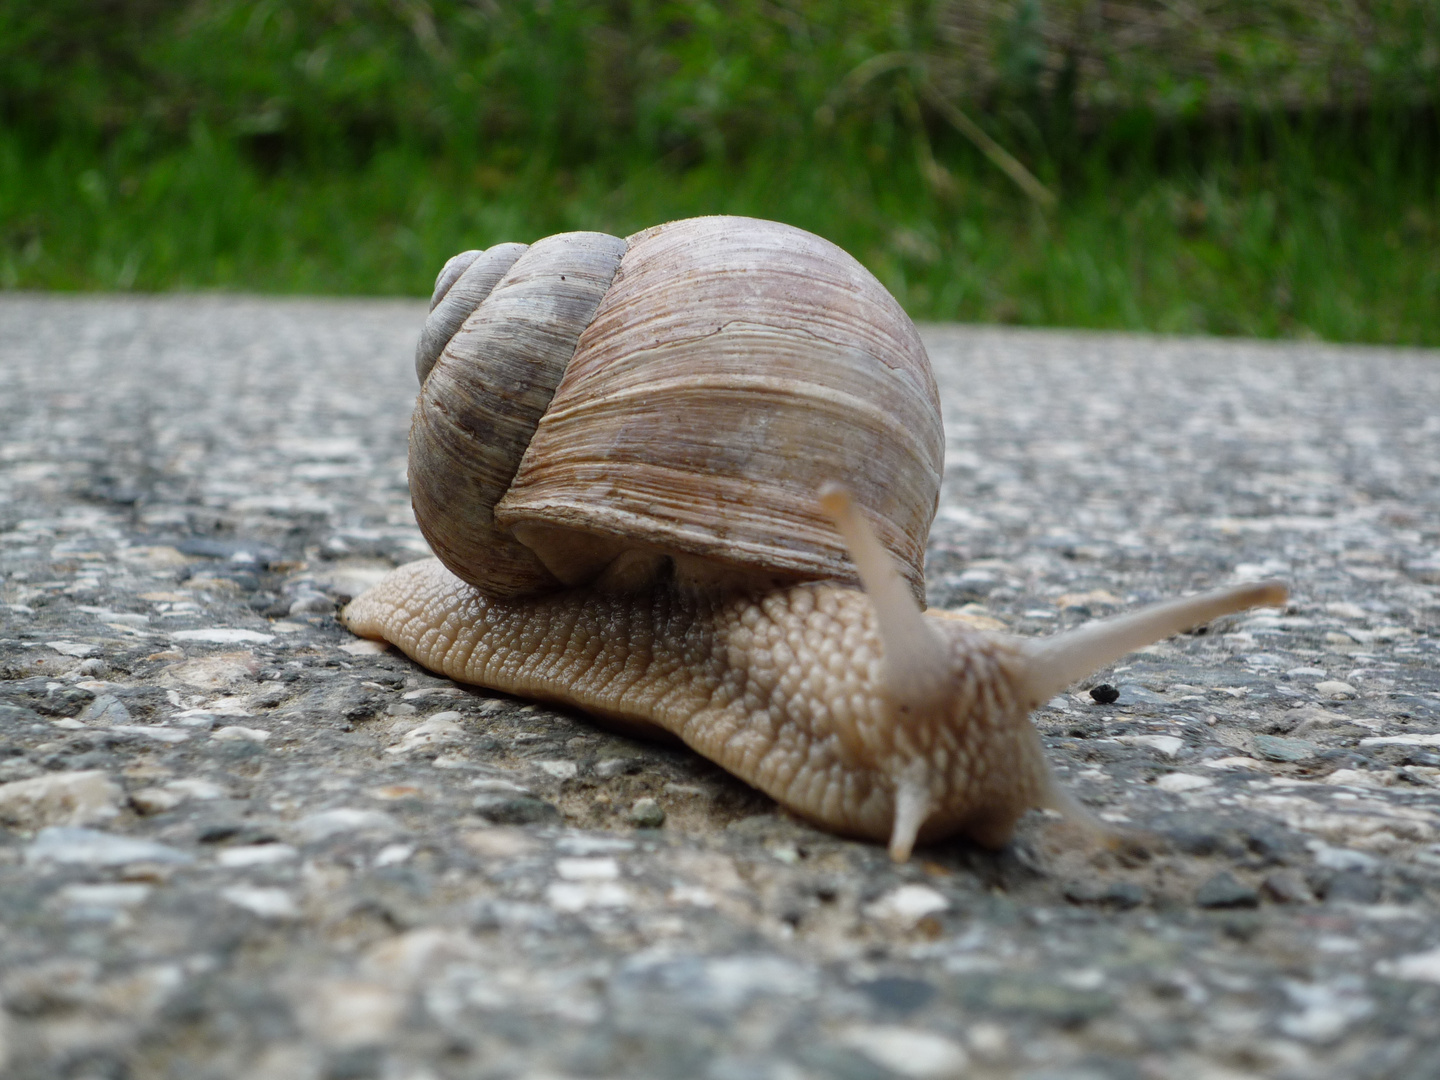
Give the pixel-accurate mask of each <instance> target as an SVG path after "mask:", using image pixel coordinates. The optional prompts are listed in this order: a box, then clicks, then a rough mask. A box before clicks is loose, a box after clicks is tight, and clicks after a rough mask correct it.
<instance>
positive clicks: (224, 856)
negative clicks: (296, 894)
mask: <svg viewBox="0 0 1440 1080" xmlns="http://www.w3.org/2000/svg"><path fill="white" fill-rule="evenodd" d="M298 854H299V852H297V851H296V850H295V849H294V848H293V847H291V846H290V845H289V844H241V845H239V846H238V847H228V848H222V849H221V850H220V851H219V852H217V853H216V855H215V862H216V863H217V864H218V865H220V866H223V867H226V868H227V869H231V870H234V869H240V868H244V867H250V866H274V865H275V864H276V863H282V862H289V861H290V860H291V859H293V858H295V857H296V856H297V855H298Z"/></svg>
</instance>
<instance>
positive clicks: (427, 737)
mask: <svg viewBox="0 0 1440 1080" xmlns="http://www.w3.org/2000/svg"><path fill="white" fill-rule="evenodd" d="M395 707H396V706H392V708H395ZM398 707H399V708H407V709H410V710H411V711H412V712H413V711H414V709H415V707H414V706H413V705H401V706H398ZM461 719H463V718H462V717H461V715H460V713H458V712H454V711H451V712H441V713H436V714H435V715H434V716H432V717H430V719H428V720H426V721H424V722H423V723H420V724H416V725H415V726H414V727H413V728H411V729H410V730H409V731H407V732H405V734H404V736H403V737H402V738H401V739H400V741H399V742H398V743H396V744H395V745H394V746H391V747H388V748H387V749H386V750H385V752H386V753H387V754H408V753H412V752H414V751H423V750H439V749H440V748H441V747H442V746H452V745H454V744H455V743H458V742H460V741H461V740H462V739H463V738H464V737H465V729H464V728H463V727H462V726H461V724H460V721H461Z"/></svg>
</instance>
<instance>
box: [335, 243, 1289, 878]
mask: <svg viewBox="0 0 1440 1080" xmlns="http://www.w3.org/2000/svg"><path fill="white" fill-rule="evenodd" d="M496 365H498V368H497V366H496ZM497 370H498V371H499V372H500V373H499V374H498V375H497V374H496V371H497ZM417 372H418V373H419V375H420V378H421V381H422V391H421V396H420V400H419V402H418V403H417V408H416V414H415V419H414V421H413V423H412V429H411V488H412V495H413V498H414V502H415V508H416V517H417V520H418V521H419V522H420V525H421V529H422V531H423V532H424V533H425V535H426V537H427V539H428V540H429V541H430V543H431V546H432V547H433V548H434V549H435V551H436V553H437V555H439V556H440V560H439V561H436V560H428V561H424V562H420V563H412V564H410V565H408V566H404V567H401V568H400V569H398V570H396V571H394V572H393V573H392V574H391V575H389V576H388V577H387V578H386V579H385V580H384V581H382V582H381V583H380V584H379V585H377V586H376V587H375V588H374V589H372V590H371V591H369V592H367V593H366V594H364V595H363V596H361V597H360V598H358V599H357V600H356V601H354V602H353V603H352V604H351V605H350V606H349V607H348V608H347V609H346V611H345V619H346V622H347V625H349V626H350V628H351V629H352V630H354V631H355V632H356V633H358V634H362V635H364V636H369V637H377V638H384V639H386V640H388V641H390V642H392V643H393V644H395V645H397V646H398V647H399V648H401V649H402V650H403V651H404V652H405V653H407V654H408V655H409V656H411V657H412V658H413V659H415V660H417V661H418V662H419V663H421V664H423V665H424V666H426V667H428V668H430V669H432V670H435V671H437V672H440V673H443V674H445V675H447V676H449V677H450V678H453V679H456V680H459V681H463V682H469V683H475V684H478V685H483V686H487V687H490V688H493V689H497V690H503V691H507V692H510V693H515V694H519V695H522V696H528V697H535V698H540V699H545V700H551V701H557V702H562V703H565V704H569V705H574V706H578V707H580V708H582V709H585V710H587V711H589V712H591V713H593V714H596V715H597V716H600V717H603V718H607V719H609V720H612V721H617V722H620V723H622V724H629V725H653V726H655V727H659V728H663V729H664V730H667V731H669V732H671V733H672V734H674V735H677V736H679V737H680V738H681V739H682V740H684V741H685V742H686V743H687V744H689V745H690V746H691V747H693V748H694V749H695V750H697V751H698V752H700V753H702V754H704V755H705V756H706V757H709V758H711V759H712V760H714V761H716V762H717V763H718V764H720V765H721V766H723V767H724V768H726V769H727V770H729V771H730V772H732V773H734V774H735V775H737V776H739V777H740V778H741V779H744V780H746V781H748V782H749V783H751V784H753V785H754V786H755V787H757V788H759V789H760V790H762V791H765V792H766V793H768V794H770V795H771V796H773V797H774V798H775V799H776V800H777V801H778V802H780V803H782V804H783V805H785V806H787V807H789V808H790V809H792V810H794V811H795V812H797V813H799V814H801V815H802V816H804V817H806V818H808V819H810V820H812V821H814V822H816V823H818V824H820V825H822V826H824V827H826V828H830V829H832V830H835V831H837V832H841V833H845V834H847V835H854V836H860V837H865V838H869V839H876V840H888V841H889V845H890V851H891V854H892V856H894V857H895V858H897V859H904V858H906V857H908V855H909V853H910V850H911V848H912V847H913V845H914V843H915V842H916V841H917V839H918V840H921V841H928V840H936V839H940V838H942V837H944V836H948V835H954V834H961V835H966V836H968V837H970V838H971V839H973V840H975V841H977V842H979V843H982V844H985V845H988V846H998V845H1001V844H1003V843H1005V842H1006V841H1007V840H1008V839H1009V838H1010V836H1011V834H1012V832H1013V829H1014V825H1015V822H1016V821H1017V819H1018V818H1019V817H1020V815H1021V814H1023V813H1024V812H1025V811H1026V810H1028V809H1031V808H1034V807H1052V808H1056V809H1060V810H1062V811H1068V812H1071V813H1079V811H1077V809H1076V808H1075V806H1074V804H1073V802H1071V800H1070V799H1069V798H1068V797H1067V796H1066V795H1065V793H1064V792H1063V791H1061V790H1060V789H1059V788H1058V786H1057V785H1056V784H1055V782H1054V781H1053V779H1052V777H1051V774H1050V770H1049V767H1048V765H1047V763H1046V761H1045V758H1044V755H1043V752H1042V750H1041V747H1040V743H1039V739H1038V736H1037V735H1036V732H1035V730H1034V728H1033V726H1032V725H1031V724H1030V722H1029V719H1028V717H1029V713H1030V711H1031V710H1032V709H1033V708H1034V707H1035V706H1036V705H1038V704H1039V703H1040V702H1042V701H1044V700H1046V699H1047V698H1049V697H1050V696H1051V695H1053V694H1054V693H1056V692H1058V691H1059V690H1061V689H1063V688H1064V687H1065V686H1067V685H1068V684H1070V683H1071V682H1073V681H1074V680H1076V679H1077V678H1080V677H1082V676H1083V675H1085V674H1088V673H1089V672H1091V671H1093V670H1095V669H1097V668H1099V667H1102V666H1104V665H1105V664H1107V663H1110V662H1112V661H1113V660H1114V659H1117V658H1118V657H1119V656H1122V655H1124V654H1125V653H1126V652H1128V651H1131V650H1133V649H1135V648H1138V647H1141V646H1143V645H1145V644H1148V643H1150V642H1152V641H1155V640H1158V639H1160V638H1163V637H1165V636H1168V635H1169V634H1172V633H1175V632H1177V631H1179V630H1182V629H1185V628H1187V627H1189V626H1193V625H1196V624H1199V623H1202V622H1205V621H1208V620H1210V619H1212V618H1214V617H1216V616H1218V615H1221V614H1225V613H1228V612H1231V611H1237V610H1241V609H1243V608H1246V607H1251V606H1255V605H1257V604H1274V603H1278V602H1281V600H1282V599H1283V597H1284V590H1283V588H1281V587H1280V586H1278V585H1276V584H1274V583H1261V584H1256V585H1242V586H1236V587H1234V588H1231V589H1224V590H1218V591H1216V592H1213V593H1208V594H1204V595H1202V596H1197V597H1191V598H1187V599H1185V600H1180V601H1174V602H1171V603H1169V604H1161V605H1157V606H1156V607H1153V608H1149V609H1146V610H1143V611H1141V612H1138V613H1136V614H1133V615H1126V616H1121V617H1118V618H1115V619H1111V620H1106V621H1104V622H1100V623H1094V624H1090V625H1089V626H1085V627H1081V628H1079V629H1077V630H1074V631H1070V632H1068V633H1066V634H1061V635H1057V636H1055V637H1052V638H1048V639H1043V640H1038V641H1033V640H1024V639H1019V638H1012V637H1009V636H1006V635H993V634H985V633H981V632H979V631H977V630H975V629H974V628H972V627H970V626H968V625H966V624H965V623H963V622H956V621H952V620H946V619H943V618H937V617H932V616H925V615H923V614H922V613H921V610H920V607H919V605H918V604H917V602H916V596H917V594H918V595H920V596H923V565H922V563H923V552H924V545H925V539H926V534H927V533H928V530H929V525H930V520H931V517H932V516H933V513H934V509H935V504H936V500H937V498H938V491H939V474H940V468H941V464H942V462H941V457H942V454H943V445H944V444H943V437H942V435H941V431H940V420H939V407H938V400H937V398H936V393H935V387H934V381H933V378H932V377H931V376H930V372H929V367H928V360H927V359H926V358H925V355H924V349H923V346H921V345H920V343H919V338H918V335H916V334H915V332H914V328H913V326H911V325H910V323H909V320H908V319H907V318H906V317H905V316H904V313H903V312H902V311H900V309H899V307H898V305H896V304H895V302H894V300H893V299H892V298H890V297H889V294H888V293H886V292H885V290H884V289H883V287H881V286H880V285H879V283H878V282H876V281H875V280H874V279H873V278H872V277H870V275H869V274H868V273H867V272H866V271H864V270H863V268H861V267H860V266H859V264H858V263H856V262H855V261H854V260H853V259H851V258H850V257H849V256H847V255H845V254H844V253H843V252H841V251H840V250H839V249H838V248H834V247H833V245H829V244H827V243H826V242H825V241H823V240H820V239H819V238H817V237H813V236H811V235H810V234H808V233H803V232H801V231H800V230H797V229H792V228H790V227H788V226H783V225H777V224H776V223H773V222H757V221H752V220H750V219H743V218H701V219H694V220H692V221H682V222H674V223H671V224H670V225H667V226H660V227H658V228H656V229H651V230H647V231H646V232H643V233H640V234H637V235H636V236H635V237H631V238H630V239H629V240H628V241H625V240H617V239H615V238H613V237H603V236H600V234H564V235H562V236H560V237H552V238H549V239H548V240H546V241H541V242H540V243H538V244H536V245H533V246H532V247H531V248H529V249H524V248H522V247H521V246H520V245H502V246H501V247H500V248H492V249H490V250H489V251H486V252H475V253H466V255H464V256H457V258H456V259H455V260H452V261H451V263H450V264H447V266H446V269H445V270H444V271H442V273H441V276H440V279H439V281H438V282H437V288H436V297H435V300H434V301H432V312H431V317H430V319H429V320H428V321H427V325H426V330H425V332H424V333H423V334H422V338H421V344H420V349H419V350H418V352H417ZM552 398H553V400H552ZM707 407H708V408H711V409H713V410H714V417H715V418H714V420H713V421H709V420H707V415H708V414H707V413H706V411H705V410H706V409H707ZM547 410H548V411H547ZM527 429H528V431H533V434H529V433H528V432H527ZM472 458H477V459H478V460H479V463H480V464H479V466H478V468H475V469H471V467H470V465H469V464H468V463H469V461H470V460H471V459H472ZM827 481H841V482H843V483H844V485H845V486H844V487H843V488H842V487H839V486H838V485H836V484H830V485H829V486H828V487H826V482H827ZM822 488H825V490H824V492H823V494H820V489H822ZM817 494H820V497H819V498H817ZM847 553H848V556H849V557H848V558H847ZM857 577H858V579H859V580H860V581H862V582H863V584H864V591H861V590H860V589H857V588H855V587H854V584H853V583H854V582H855V581H856V579H857ZM1082 816H1083V815H1082Z"/></svg>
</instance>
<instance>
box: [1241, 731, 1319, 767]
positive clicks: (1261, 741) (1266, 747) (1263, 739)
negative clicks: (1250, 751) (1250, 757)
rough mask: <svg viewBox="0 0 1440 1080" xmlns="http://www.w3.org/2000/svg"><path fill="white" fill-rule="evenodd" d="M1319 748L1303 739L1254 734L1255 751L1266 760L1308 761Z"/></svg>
mask: <svg viewBox="0 0 1440 1080" xmlns="http://www.w3.org/2000/svg"><path fill="white" fill-rule="evenodd" d="M1318 749H1319V748H1318V747H1317V746H1316V745H1315V744H1314V743H1311V742H1306V741H1305V740H1304V739H1286V738H1282V737H1280V736H1279V735H1256V736H1255V753H1256V754H1257V755H1259V756H1260V757H1262V758H1264V759H1265V760H1266V761H1308V760H1309V759H1310V758H1313V757H1314V756H1315V752H1316V750H1318Z"/></svg>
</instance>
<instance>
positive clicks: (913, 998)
mask: <svg viewBox="0 0 1440 1080" xmlns="http://www.w3.org/2000/svg"><path fill="white" fill-rule="evenodd" d="M857 989H858V990H859V991H860V992H861V993H862V994H864V995H865V996H866V997H868V998H869V999H870V1000H871V1001H872V1002H874V1003H875V1004H876V1005H879V1006H881V1007H882V1008H886V1009H890V1010H891V1011H893V1012H897V1013H901V1014H907V1013H912V1012H915V1011H916V1010H917V1009H922V1008H924V1007H925V1006H926V1005H928V1004H929V1003H930V1001H931V999H932V998H934V997H935V987H933V986H931V985H930V984H929V983H928V982H925V981H924V980H923V979H907V978H904V977H903V976H899V975H887V976H885V977H883V978H879V979H871V980H870V981H869V982H863V983H861V984H860V985H859V987H857Z"/></svg>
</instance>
